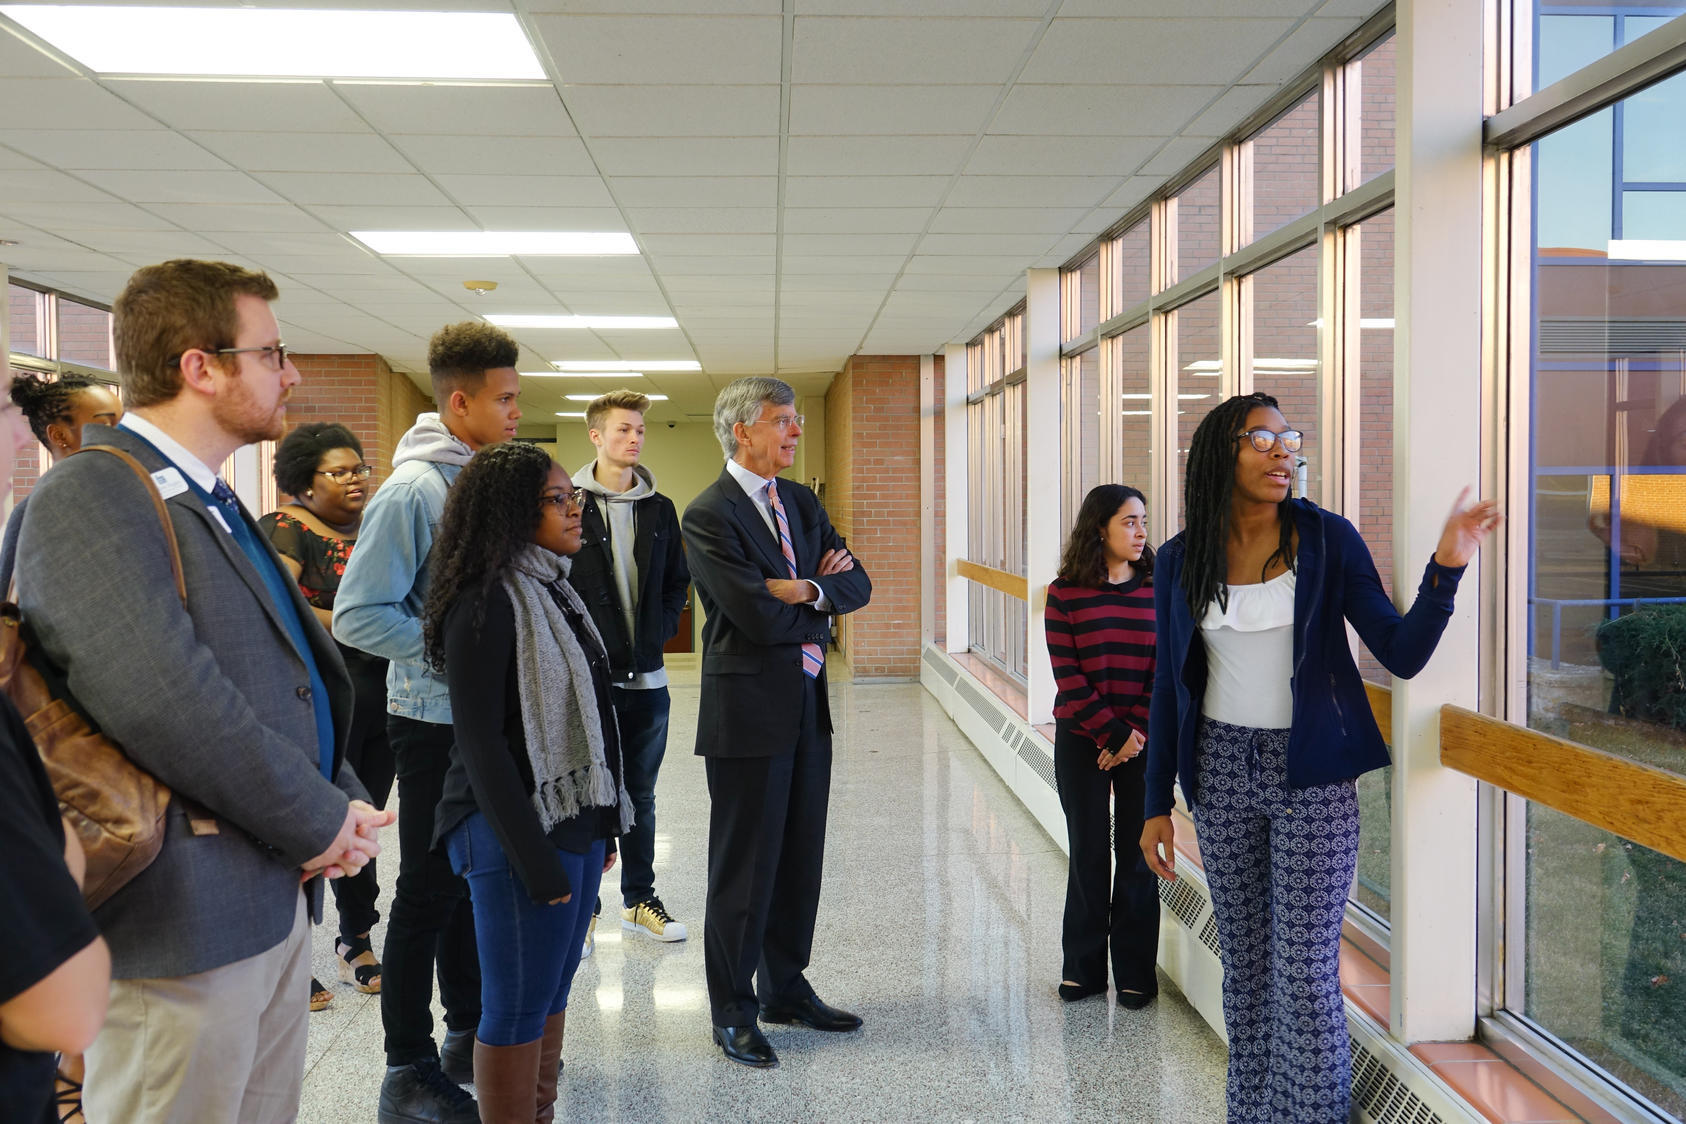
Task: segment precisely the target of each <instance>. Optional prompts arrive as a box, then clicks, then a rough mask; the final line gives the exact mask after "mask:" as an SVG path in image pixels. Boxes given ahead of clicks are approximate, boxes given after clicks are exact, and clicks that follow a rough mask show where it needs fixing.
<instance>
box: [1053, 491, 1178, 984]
mask: <svg viewBox="0 0 1686 1124" xmlns="http://www.w3.org/2000/svg"><path fill="white" fill-rule="evenodd" d="M1152 576H1153V548H1152V547H1150V546H1148V545H1147V503H1146V500H1145V499H1144V497H1143V496H1142V494H1141V493H1140V492H1138V491H1137V490H1136V489H1134V488H1130V487H1126V486H1125V485H1123V484H1102V485H1100V486H1099V487H1097V488H1095V489H1094V490H1092V491H1091V492H1090V493H1089V494H1088V495H1087V496H1086V497H1084V500H1083V506H1082V507H1081V508H1080V509H1079V510H1078V512H1077V522H1076V524H1075V525H1074V526H1073V527H1072V529H1071V537H1070V538H1068V539H1067V540H1066V544H1065V553H1064V555H1063V556H1062V557H1061V560H1060V573H1059V577H1057V578H1055V579H1054V581H1053V582H1051V583H1050V584H1049V586H1048V608H1047V613H1046V615H1045V617H1044V620H1045V623H1046V628H1047V636H1048V658H1049V661H1050V662H1051V663H1052V664H1053V669H1054V681H1055V684H1056V686H1057V688H1058V694H1057V695H1056V696H1055V699H1054V731H1055V732H1054V777H1055V780H1056V781H1057V782H1058V784H1059V792H1060V807H1061V808H1063V809H1064V810H1065V823H1066V837H1067V839H1068V842H1069V850H1070V855H1071V861H1070V867H1069V871H1068V873H1067V876H1066V896H1065V927H1064V934H1063V939H1062V944H1063V947H1064V950H1065V967H1064V973H1065V978H1064V979H1063V980H1061V982H1060V987H1059V994H1060V998H1061V999H1064V1000H1066V1001H1067V1002H1071V1001H1073V1000H1077V999H1084V998H1087V997H1088V996H1091V995H1099V994H1101V993H1102V992H1104V991H1106V964H1107V951H1108V948H1109V946H1110V948H1111V952H1112V979H1113V984H1114V986H1116V987H1117V989H1118V1002H1119V1005H1120V1006H1124V1007H1129V1008H1131V1009H1136V1008H1141V1007H1145V1006H1147V1005H1148V1004H1149V1003H1151V1002H1153V998H1154V996H1155V995H1157V994H1158V993H1159V983H1158V978H1157V977H1156V975H1155V974H1154V961H1155V959H1156V957H1157V954H1158V949H1159V895H1158V893H1157V890H1156V888H1155V884H1154V878H1153V873H1152V871H1150V870H1149V869H1148V868H1147V864H1146V862H1145V861H1144V860H1143V859H1142V856H1141V852H1140V850H1139V848H1137V847H1136V846H1135V841H1136V839H1137V837H1138V836H1140V834H1141V829H1142V804H1143V797H1144V789H1143V768H1144V765H1145V759H1144V758H1143V757H1142V755H1141V754H1142V747H1143V743H1144V742H1145V740H1146V738H1147V710H1148V698H1149V696H1150V695H1151V694H1152V692H1153V588H1152ZM1108 796H1111V797H1112V798H1113V799H1112V802H1113V814H1114V816H1115V817H1116V819H1117V824H1116V827H1114V828H1113V830H1112V831H1111V832H1110V836H1111V838H1110V839H1109V831H1108V827H1109V823H1108V818H1107V798H1108ZM1114 852H1116V854H1117V858H1118V862H1117V869H1116V871H1113V869H1112V858H1113V853H1114ZM1109 875H1110V877H1109Z"/></svg>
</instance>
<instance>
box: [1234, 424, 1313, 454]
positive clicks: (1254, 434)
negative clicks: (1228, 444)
mask: <svg viewBox="0 0 1686 1124" xmlns="http://www.w3.org/2000/svg"><path fill="white" fill-rule="evenodd" d="M1243 437H1245V438H1247V440H1249V441H1251V442H1252V443H1253V448H1255V449H1257V450H1258V451H1259V452H1261V453H1268V452H1270V451H1271V450H1272V449H1274V448H1276V446H1277V445H1278V444H1281V446H1282V451H1283V452H1285V453H1297V452H1299V451H1300V443H1301V442H1302V441H1304V440H1305V438H1304V436H1303V435H1302V434H1301V433H1300V431H1299V430H1297V429H1284V430H1283V431H1282V432H1281V433H1278V432H1276V431H1275V430H1274V429H1265V428H1264V427H1262V426H1261V427H1260V428H1258V429H1249V430H1246V431H1245V432H1242V433H1237V434H1236V435H1235V438H1236V440H1238V441H1239V440H1240V439H1241V438H1243Z"/></svg>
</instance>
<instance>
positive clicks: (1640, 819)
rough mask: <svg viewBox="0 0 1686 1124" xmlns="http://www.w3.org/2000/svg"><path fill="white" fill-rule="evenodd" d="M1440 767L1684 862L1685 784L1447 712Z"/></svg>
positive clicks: (1610, 757)
mask: <svg viewBox="0 0 1686 1124" xmlns="http://www.w3.org/2000/svg"><path fill="white" fill-rule="evenodd" d="M1440 763H1441V764H1442V765H1445V766H1447V767H1448V768H1452V769H1456V770H1458V771H1459V772H1460V773H1467V774H1469V775H1470V776H1472V777H1475V778H1476V779H1478V780H1483V781H1486V782H1487V783H1488V784H1491V785H1495V786H1497V787H1499V788H1502V789H1504V790H1505V791H1506V792H1514V793H1515V794H1516V795H1518V796H1522V797H1526V798H1527V799H1529V800H1532V801H1535V802H1536V803H1539V804H1544V805H1546V806H1547V807H1548V808H1553V809H1555V810H1557V811H1559V812H1562V813H1563V814H1564V815H1566V816H1573V817H1574V818H1575V819H1577V820H1581V821H1583V822H1585V823H1589V824H1592V825H1593V826H1594V827H1600V828H1603V829H1604V830H1605V831H1608V832H1611V833H1613V834H1616V835H1619V836H1621V837H1622V838H1624V839H1631V840H1633V841H1634V842H1635V843H1638V844H1641V845H1642V846H1646V847H1650V848H1651V849H1652V850H1655V851H1661V852H1662V853H1663V854H1665V855H1668V856H1670V857H1672V858H1676V859H1679V860H1681V861H1682V862H1686V777H1682V776H1680V775H1678V774H1676V773H1670V772H1668V771H1667V770H1664V769H1656V768H1652V767H1651V766H1650V765H1642V764H1640V763H1639V762H1637V761H1630V760H1628V759H1627V758H1625V757H1618V756H1616V755H1615V754H1613V753H1606V752H1605V751H1603V750H1601V749H1593V748H1592V747H1591V746H1585V745H1581V744H1579V743H1578V742H1572V741H1568V740H1566V739H1564V738H1558V737H1553V736H1552V735H1550V734H1542V733H1540V732H1539V731H1538V730H1529V729H1527V728H1525V727H1522V726H1517V725H1515V724H1514V723H1510V722H1504V721H1501V720H1499V719H1497V718H1489V717H1488V716H1487V715H1485V714H1477V713H1476V712H1475V711H1473V710H1465V709H1464V708H1463V707H1461V706H1450V705H1448V706H1443V707H1441V708H1440Z"/></svg>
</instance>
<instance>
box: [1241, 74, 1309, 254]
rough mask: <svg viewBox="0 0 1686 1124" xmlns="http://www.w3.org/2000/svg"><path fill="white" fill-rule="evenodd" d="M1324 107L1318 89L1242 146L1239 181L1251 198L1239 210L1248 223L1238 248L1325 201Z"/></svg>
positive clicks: (1245, 223) (1244, 220) (1277, 228)
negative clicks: (1321, 124) (1321, 125)
mask: <svg viewBox="0 0 1686 1124" xmlns="http://www.w3.org/2000/svg"><path fill="white" fill-rule="evenodd" d="M1322 106H1323V101H1322V98H1321V96H1320V95H1319V94H1318V92H1317V91H1316V90H1313V91H1312V92H1311V93H1309V94H1307V95H1306V96H1305V97H1303V98H1301V99H1300V100H1299V101H1297V102H1295V103H1294V104H1293V105H1292V106H1290V107H1289V108H1288V109H1287V110H1286V111H1284V112H1283V113H1282V115H1281V116H1279V117H1277V118H1276V120H1274V121H1272V122H1271V123H1270V124H1268V125H1266V126H1265V127H1264V128H1262V129H1260V130H1259V131H1258V132H1256V133H1254V134H1253V135H1252V136H1251V137H1248V138H1247V139H1246V140H1244V141H1242V142H1241V144H1240V145H1238V146H1237V149H1236V151H1237V152H1238V154H1239V156H1240V162H1241V170H1240V176H1239V180H1240V185H1241V190H1242V191H1243V192H1244V193H1245V194H1246V201H1245V203H1244V205H1243V206H1242V207H1240V208H1238V210H1239V211H1240V214H1241V217H1242V221H1243V223H1244V228H1243V229H1242V231H1241V232H1240V237H1239V238H1237V240H1236V241H1237V243H1238V244H1239V245H1243V246H1245V245H1247V244H1248V243H1249V242H1252V241H1253V240H1254V239H1257V238H1263V237H1264V236H1265V235H1267V234H1269V233H1271V232H1272V231H1274V230H1279V229H1281V228H1282V227H1283V226H1284V225H1285V224H1287V223H1290V222H1292V221H1293V220H1295V219H1297V218H1299V217H1300V216H1301V215H1304V214H1309V213H1310V212H1312V211H1315V210H1316V209H1317V207H1318V205H1319V204H1321V203H1322V202H1323V198H1322V191H1321V189H1320V188H1319V184H1320V183H1321V180H1322V166H1323V165H1322V159H1323V150H1322V146H1321V144H1320V143H1319V118H1320V117H1321V114H1322ZM1313 276H1315V274H1314V275H1313Z"/></svg>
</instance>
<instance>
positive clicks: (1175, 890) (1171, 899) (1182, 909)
mask: <svg viewBox="0 0 1686 1124" xmlns="http://www.w3.org/2000/svg"><path fill="white" fill-rule="evenodd" d="M1159 900H1160V901H1162V902H1164V903H1165V908H1166V909H1168V910H1170V911H1171V912H1172V913H1174V914H1176V917H1177V920H1178V921H1181V922H1182V923H1183V924H1184V925H1185V926H1186V927H1188V928H1190V929H1192V928H1194V923H1195V921H1196V920H1198V919H1199V917H1200V915H1201V914H1202V913H1204V912H1205V910H1206V899H1205V898H1204V897H1203V896H1201V893H1200V891H1199V890H1196V889H1194V888H1193V887H1191V886H1190V885H1189V884H1188V883H1187V882H1186V881H1184V880H1182V879H1178V880H1177V881H1175V882H1166V881H1165V880H1164V879H1160V880H1159Z"/></svg>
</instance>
